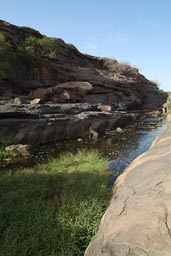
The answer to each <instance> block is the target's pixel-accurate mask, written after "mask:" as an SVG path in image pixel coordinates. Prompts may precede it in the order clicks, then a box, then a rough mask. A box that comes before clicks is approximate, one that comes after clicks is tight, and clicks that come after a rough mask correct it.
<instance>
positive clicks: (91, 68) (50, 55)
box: [0, 21, 167, 145]
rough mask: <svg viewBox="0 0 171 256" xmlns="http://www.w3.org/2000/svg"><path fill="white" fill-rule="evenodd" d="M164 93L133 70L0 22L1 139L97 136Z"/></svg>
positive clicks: (38, 140)
mask: <svg viewBox="0 0 171 256" xmlns="http://www.w3.org/2000/svg"><path fill="white" fill-rule="evenodd" d="M166 97H167V95H166V93H164V92H163V91H161V90H159V89H158V87H157V86H156V85H155V84H154V83H153V82H150V81H149V80H147V79H146V78H145V77H144V76H143V75H141V74H140V73H139V72H138V69H136V68H133V67H131V66H130V65H128V64H123V63H119V62H117V61H116V60H113V59H108V58H99V57H93V56H89V55H84V54H82V53H80V52H79V51H78V50H77V49H76V48H75V47H74V46H73V45H71V44H66V43H65V42H64V41H63V40H61V39H57V38H48V37H46V36H43V35H41V34H40V33H39V32H38V31H36V30H34V29H31V28H26V27H17V26H14V25H11V24H9V23H7V22H5V21H0V143H2V144H3V145H4V144H11V143H14V144H15V143H27V144H28V143H29V144H43V143H48V142H51V141H55V140H62V139H71V138H78V137H83V136H90V135H91V134H90V133H91V131H92V130H93V131H94V132H95V134H96V135H98V134H99V133H103V132H104V130H105V129H106V128H108V129H115V128H117V126H122V125H124V124H126V123H127V122H129V121H131V120H133V119H134V118H135V115H133V114H132V113H130V114H125V113H123V112H122V111H125V110H126V111H128V110H137V109H139V110H140V111H142V110H144V109H158V108H161V106H162V104H163V103H164V102H165V101H166Z"/></svg>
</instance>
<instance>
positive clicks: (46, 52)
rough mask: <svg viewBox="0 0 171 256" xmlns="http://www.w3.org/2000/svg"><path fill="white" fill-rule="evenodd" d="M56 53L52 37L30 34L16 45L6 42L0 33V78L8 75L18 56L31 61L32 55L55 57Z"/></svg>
mask: <svg viewBox="0 0 171 256" xmlns="http://www.w3.org/2000/svg"><path fill="white" fill-rule="evenodd" d="M57 55H58V50H57V45H56V43H55V41H54V39H52V38H48V37H43V38H41V39H38V38H36V37H33V36H30V37H28V38H26V40H25V41H24V42H23V43H22V44H19V45H18V46H17V47H16V46H14V45H13V46H12V45H11V44H10V43H8V42H7V40H6V39H5V37H4V35H3V33H0V80H2V79H6V78H9V77H10V75H11V73H12V70H13V68H12V67H13V66H15V63H16V60H17V58H18V56H19V57H22V58H24V59H25V60H27V61H28V62H31V61H32V60H33V59H34V57H38V56H44V57H48V58H50V59H56V58H57Z"/></svg>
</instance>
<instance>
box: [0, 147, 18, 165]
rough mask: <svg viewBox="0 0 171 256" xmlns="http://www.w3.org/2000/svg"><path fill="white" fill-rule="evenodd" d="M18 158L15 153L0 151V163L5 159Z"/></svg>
mask: <svg viewBox="0 0 171 256" xmlns="http://www.w3.org/2000/svg"><path fill="white" fill-rule="evenodd" d="M17 156H18V153H17V152H6V151H4V150H3V149H0V161H2V160H4V159H7V158H15V157H17ZM0 166H1V164H0Z"/></svg>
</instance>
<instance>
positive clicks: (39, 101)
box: [30, 99, 43, 105]
mask: <svg viewBox="0 0 171 256" xmlns="http://www.w3.org/2000/svg"><path fill="white" fill-rule="evenodd" d="M42 103H43V102H42V100H41V99H34V100H31V101H30V104H31V105H34V104H42Z"/></svg>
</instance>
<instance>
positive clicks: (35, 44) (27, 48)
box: [17, 36, 57, 59]
mask: <svg viewBox="0 0 171 256" xmlns="http://www.w3.org/2000/svg"><path fill="white" fill-rule="evenodd" d="M17 50H18V52H20V53H23V54H25V55H28V56H32V57H34V56H47V57H49V58H50V59H56V58H57V45H56V43H55V41H54V40H53V39H51V38H48V37H43V38H41V39H38V38H36V37H33V36H30V37H28V38H26V40H25V42H24V44H23V45H19V46H18V49H17Z"/></svg>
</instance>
